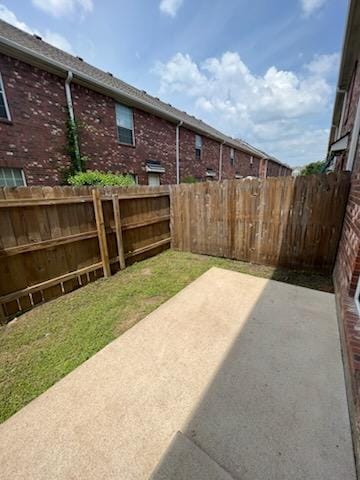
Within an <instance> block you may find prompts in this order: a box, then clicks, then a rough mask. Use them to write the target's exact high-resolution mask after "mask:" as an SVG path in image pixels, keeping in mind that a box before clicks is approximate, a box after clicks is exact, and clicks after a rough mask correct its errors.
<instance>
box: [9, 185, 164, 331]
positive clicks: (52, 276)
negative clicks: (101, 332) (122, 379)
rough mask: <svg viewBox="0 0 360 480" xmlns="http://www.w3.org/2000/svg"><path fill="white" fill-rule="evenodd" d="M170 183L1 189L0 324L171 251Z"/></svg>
mask: <svg viewBox="0 0 360 480" xmlns="http://www.w3.org/2000/svg"><path fill="white" fill-rule="evenodd" d="M169 220H170V202H169V188H168V187H166V186H164V187H128V188H105V189H100V188H99V189H95V190H93V189H91V188H90V187H54V188H52V187H30V188H27V187H19V188H0V321H6V320H7V319H9V318H12V317H14V316H15V315H16V314H18V313H21V312H23V311H25V310H29V309H31V308H32V307H33V306H35V305H37V304H39V303H42V302H44V301H47V300H50V299H53V298H55V297H58V296H60V295H62V294H64V293H67V292H70V291H72V290H74V289H76V288H79V287H81V286H83V285H85V284H87V283H89V282H91V281H93V280H95V279H96V278H99V277H101V276H103V275H104V276H109V275H111V273H112V272H114V271H116V270H118V269H119V268H124V267H125V264H126V263H129V262H132V261H133V260H134V259H136V260H137V259H141V258H144V257H147V256H149V255H153V254H155V253H158V252H159V251H161V250H163V249H164V248H168V247H169V244H170V228H169Z"/></svg>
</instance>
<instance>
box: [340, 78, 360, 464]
mask: <svg viewBox="0 0 360 480" xmlns="http://www.w3.org/2000/svg"><path fill="white" fill-rule="evenodd" d="M359 98H360V69H357V70H354V72H353V75H352V80H351V83H350V88H349V94H348V97H347V105H346V107H345V116H344V123H343V127H342V131H341V132H339V137H342V136H343V135H346V134H347V133H350V134H351V131H352V129H353V126H354V121H355V115H356V109H357V104H358V101H359ZM347 155H348V151H345V152H344V153H342V154H341V155H339V156H338V157H337V160H336V162H337V164H336V166H335V168H336V169H337V170H341V169H345V168H346V162H347ZM359 275H360V142H358V146H357V152H356V155H355V160H354V164H353V169H352V174H351V188H350V193H349V199H348V204H347V209H346V213H345V218H344V223H343V231H342V236H341V240H340V243H339V249H338V255H337V259H336V264H335V269H334V284H335V291H336V299H337V305H338V312H339V323H340V332H341V339H342V345H343V352H344V363H345V367H346V368H345V374H346V377H347V384H348V388H349V393H350V394H349V406H350V411H351V416H352V420H353V429H354V446H355V452H356V454H357V457H358V458H360V436H359V434H360V315H359V312H358V310H357V307H356V304H355V299H354V295H355V291H356V287H357V283H358V279H359Z"/></svg>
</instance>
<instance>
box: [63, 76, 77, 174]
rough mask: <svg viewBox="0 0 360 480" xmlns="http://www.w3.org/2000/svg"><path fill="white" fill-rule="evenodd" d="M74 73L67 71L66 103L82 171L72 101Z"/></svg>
mask: <svg viewBox="0 0 360 480" xmlns="http://www.w3.org/2000/svg"><path fill="white" fill-rule="evenodd" d="M73 77H74V75H73V73H72V72H70V71H68V72H67V77H66V80H65V95H66V104H67V108H68V112H69V119H70V122H71V125H72V132H73V136H74V148H75V157H76V163H77V169H78V171H79V172H80V171H81V161H80V148H79V139H78V135H77V131H76V124H75V115H74V106H73V101H72V96H71V88H70V84H71V82H72V79H73Z"/></svg>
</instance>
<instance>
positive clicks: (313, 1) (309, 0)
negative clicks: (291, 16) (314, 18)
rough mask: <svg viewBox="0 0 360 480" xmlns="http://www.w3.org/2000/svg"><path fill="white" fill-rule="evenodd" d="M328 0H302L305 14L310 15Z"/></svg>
mask: <svg viewBox="0 0 360 480" xmlns="http://www.w3.org/2000/svg"><path fill="white" fill-rule="evenodd" d="M326 1H327V0H301V8H302V11H303V13H304V15H305V16H307V17H308V16H310V15H312V14H313V13H314V12H316V11H317V10H320V8H322V7H323V6H324V5H325V3H326Z"/></svg>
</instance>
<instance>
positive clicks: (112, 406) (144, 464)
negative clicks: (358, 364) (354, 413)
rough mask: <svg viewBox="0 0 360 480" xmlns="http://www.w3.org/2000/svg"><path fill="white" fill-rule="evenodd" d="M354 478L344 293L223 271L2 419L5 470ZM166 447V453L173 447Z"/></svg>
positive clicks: (0, 452)
mask: <svg viewBox="0 0 360 480" xmlns="http://www.w3.org/2000/svg"><path fill="white" fill-rule="evenodd" d="M177 431H182V432H183V433H184V434H185V435H186V436H187V437H188V438H189V439H191V441H192V442H193V443H194V444H195V445H197V446H198V447H199V448H200V449H201V450H202V451H203V452H205V453H206V454H207V455H208V456H209V457H211V458H212V459H213V460H214V461H215V462H216V463H217V464H218V465H220V466H221V467H222V468H223V469H224V470H226V471H227V472H229V474H230V475H231V476H232V477H233V478H234V479H235V480H255V479H256V480H258V479H267V480H271V479H274V480H282V479H284V480H285V479H286V480H288V479H291V480H300V479H304V480H305V479H306V480H322V479H324V480H325V479H326V480H339V479H340V478H341V479H342V480H354V479H355V470H354V462H353V451H352V443H351V435H350V427H349V417H348V410H347V403H346V396H345V387H344V378H343V369H342V363H341V353H340V346H339V338H338V329H337V321H336V315H335V301H334V297H333V295H330V294H327V293H321V292H317V291H313V290H308V289H305V288H301V287H296V286H291V285H286V284H282V283H278V282H274V281H268V280H265V279H261V278H255V277H251V276H248V275H243V274H240V273H235V272H231V271H226V270H222V269H216V268H213V269H211V270H209V271H208V272H207V273H205V274H204V275H202V276H201V277H200V278H199V279H197V280H196V281H195V282H193V283H192V284H191V285H189V286H188V287H187V288H185V289H184V290H182V291H181V292H180V293H179V294H178V295H176V296H175V297H173V298H172V299H171V300H169V301H168V302H166V303H165V304H164V305H162V306H161V307H160V308H158V309H157V310H156V311H154V312H153V313H151V314H150V315H149V316H147V317H146V318H145V319H144V320H143V321H141V322H140V323H139V324H137V325H136V326H135V327H133V328H132V329H131V330H129V331H128V332H126V333H125V334H124V335H122V336H121V337H120V338H118V339H117V340H116V341H114V342H113V343H111V344H110V345H109V346H107V347H106V348H104V349H103V350H102V351H100V352H99V353H98V354H96V355H95V356H94V357H93V358H91V359H90V360H88V361H87V362H86V363H84V364H83V365H81V366H80V367H79V368H78V369H76V370H75V371H74V372H72V373H71V374H70V375H68V376H67V377H65V378H64V379H63V380H62V381H60V382H58V383H57V384H56V385H55V386H54V387H52V388H51V389H49V390H48V391H47V392H45V393H44V394H43V395H41V396H40V397H39V398H37V399H36V400H34V401H33V402H32V403H30V404H29V405H28V406H27V407H25V408H24V409H22V410H21V411H20V412H18V413H17V414H16V415H14V416H13V417H12V418H10V419H9V420H8V421H6V422H5V423H4V424H2V425H1V426H0V442H1V449H0V465H1V470H0V477H1V479H6V480H10V479H11V480H16V479H29V478H31V479H36V480H42V479H46V480H48V479H64V480H69V479H86V480H91V479H97V480H98V479H107V480H108V479H117V480H119V479H124V480H141V479H148V478H149V476H150V475H151V473H152V472H153V471H154V470H155V468H156V466H157V465H158V462H159V461H160V459H162V461H165V459H164V452H166V449H167V448H168V446H169V444H170V442H171V439H172V438H173V436H174V435H175V433H176V432H177ZM165 456H166V453H165Z"/></svg>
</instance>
